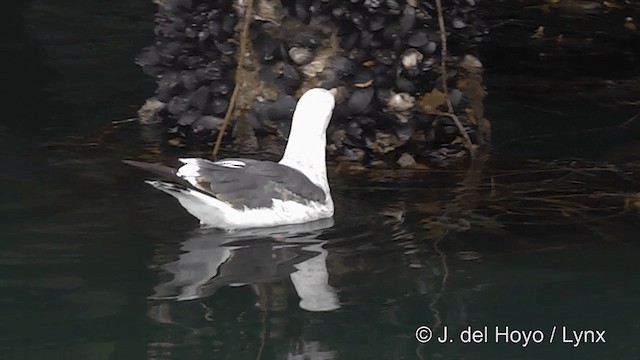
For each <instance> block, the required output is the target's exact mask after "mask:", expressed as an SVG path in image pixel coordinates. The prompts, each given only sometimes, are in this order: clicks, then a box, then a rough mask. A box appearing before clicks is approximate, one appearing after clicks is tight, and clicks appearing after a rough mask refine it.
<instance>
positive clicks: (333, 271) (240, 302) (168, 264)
mask: <svg viewBox="0 0 640 360" xmlns="http://www.w3.org/2000/svg"><path fill="white" fill-rule="evenodd" d="M52 3H56V4H54V5H55V6H54V5H51V4H52ZM92 3H95V4H94V5H95V6H93V7H91V8H90V9H83V8H79V7H78V5H79V4H80V2H74V1H62V0H59V1H57V2H50V3H45V2H37V1H34V2H31V3H30V4H28V5H29V6H30V7H29V10H27V11H25V12H18V14H19V16H17V19H18V20H19V19H20V16H23V17H24V18H25V19H26V24H27V26H24V22H21V21H17V20H16V19H14V21H17V22H18V23H20V24H22V26H23V28H22V30H21V31H20V34H19V36H16V37H14V38H10V39H4V38H3V39H4V40H3V41H4V43H3V44H2V46H4V47H5V48H9V49H13V51H14V54H15V57H14V58H13V60H11V59H9V60H7V59H6V58H5V60H4V61H6V62H7V64H5V67H3V70H2V71H3V72H5V73H4V74H3V75H2V76H3V78H4V79H6V80H8V81H12V82H16V84H20V87H18V88H17V89H19V90H20V91H8V90H5V92H3V97H4V98H5V99H4V100H9V101H8V103H7V104H6V105H5V107H4V108H5V109H8V114H9V116H4V117H3V118H2V125H0V160H1V161H2V164H3V169H4V170H3V171H2V172H1V173H0V185H1V186H0V198H1V199H2V201H1V202H0V223H1V226H0V305H1V306H0V320H1V321H2V326H1V327H0V357H3V358H7V359H42V358H54V359H58V358H59V359H487V358H498V359H503V358H509V359H538V358H545V359H566V358H583V359H601V358H608V359H634V358H640V345H638V341H637V339H638V336H639V335H640V320H639V319H638V317H637V316H636V313H637V304H638V303H640V282H638V281H637V279H638V278H639V276H640V266H639V265H638V254H639V253H640V246H639V243H638V241H637V234H638V232H639V230H640V229H639V228H640V226H639V225H638V223H639V221H638V220H639V217H638V214H637V210H633V205H628V206H627V209H626V210H625V202H626V203H627V204H632V203H633V201H637V199H635V200H634V198H632V197H631V195H632V194H634V193H638V192H640V185H638V184H639V182H638V180H640V172H639V171H638V168H639V166H638V165H637V163H635V165H634V163H628V162H627V161H628V160H634V159H635V160H637V155H636V154H637V151H636V152H634V150H633V149H637V147H634V144H635V143H634V141H635V139H636V138H637V135H638V132H637V131H636V130H634V128H633V127H632V128H630V129H625V130H624V131H616V130H615V129H608V130H606V131H602V132H598V133H597V134H595V135H593V134H590V133H585V134H584V136H578V137H576V138H572V140H571V142H569V143H568V144H566V145H563V144H562V142H560V141H557V139H553V138H551V139H550V138H545V137H542V138H533V139H526V140H523V141H518V142H516V143H513V142H509V139H510V138H511V137H517V136H522V135H523V134H521V133H518V132H517V131H516V129H515V127H513V125H510V124H512V122H518V124H523V126H522V128H521V129H520V130H518V131H521V132H526V133H534V134H544V133H547V132H550V131H553V129H554V124H555V123H557V122H559V121H560V120H565V121H573V122H574V123H578V122H580V123H585V122H586V125H588V126H591V127H593V126H600V125H604V124H607V122H610V121H611V117H616V118H619V119H620V121H619V122H622V121H624V120H625V119H626V118H628V117H629V116H631V115H632V113H631V112H625V111H619V112H611V110H610V109H609V108H606V107H602V106H598V105H597V104H587V103H581V104H575V103H569V104H565V105H564V108H563V109H562V110H563V113H564V114H565V115H564V117H563V116H560V115H557V113H555V114H556V115H550V114H551V112H549V111H547V110H548V109H544V111H541V110H540V111H537V112H536V110H532V109H535V108H536V106H537V105H538V104H532V103H527V102H526V101H523V100H522V99H516V100H514V99H513V98H510V97H509V96H507V95H506V94H504V93H501V92H500V89H496V90H495V91H494V92H493V93H492V96H491V97H489V98H488V102H487V107H488V111H489V113H490V115H491V117H492V119H493V120H494V124H495V126H496V127H497V128H496V134H497V136H498V139H497V141H498V143H499V144H501V145H500V146H499V147H498V150H497V153H496V154H495V155H493V156H492V157H491V158H490V159H487V160H484V161H480V162H479V164H478V165H477V166H476V167H474V168H472V169H470V170H465V171H449V172H445V171H441V172H428V173H420V174H403V173H385V172H378V173H366V174H351V173H348V172H345V171H338V170H336V169H334V170H332V172H331V182H332V189H333V192H334V193H335V202H336V207H337V210H336V216H335V218H334V219H333V220H330V221H323V222H317V223H312V224H306V225H303V226H292V227H284V228H276V229H269V230H255V231H245V232H237V233H233V234H227V233H223V232H218V231H204V230H200V229H198V226H197V223H196V221H195V220H194V219H192V218H191V217H190V216H189V215H188V214H186V212H184V211H183V210H182V209H181V208H180V207H179V206H178V205H177V203H176V202H175V201H174V200H173V199H172V198H170V197H168V196H165V195H164V194H161V193H159V192H156V191H154V190H153V189H151V188H150V187H148V186H146V185H145V184H143V183H142V180H144V179H145V176H146V174H143V173H141V172H139V171H137V170H135V169H131V168H128V167H125V166H123V165H122V164H121V163H120V160H121V159H123V158H135V157H146V158H150V157H151V158H154V157H155V159H157V160H158V161H165V162H171V161H172V160H174V159H175V157H177V156H179V155H184V154H179V153H166V152H165V153H162V154H159V155H158V154H157V152H155V150H156V149H154V148H153V146H152V145H150V144H147V143H146V142H145V140H144V139H146V136H147V135H148V132H147V131H146V130H145V129H139V128H136V127H135V126H133V125H123V126H120V127H116V128H111V127H107V128H105V127H104V126H105V125H106V124H109V123H110V121H111V120H114V119H123V118H127V117H131V115H132V114H133V113H134V110H135V109H136V107H137V105H138V104H140V103H141V102H142V100H143V99H144V94H148V93H150V92H151V91H152V88H153V87H152V84H150V83H149V82H148V80H147V79H146V78H144V76H143V75H142V74H141V73H140V72H139V71H138V69H136V68H135V66H134V65H133V64H132V62H131V59H132V57H133V56H134V55H135V53H136V52H137V51H138V49H139V48H141V47H142V46H144V45H146V44H147V43H148V42H149V41H150V39H149V34H150V30H149V29H150V26H151V24H150V23H149V18H148V13H149V12H151V11H153V6H152V5H149V4H147V2H146V1H138V2H134V3H131V2H124V1H121V2H117V4H116V5H112V4H111V3H109V5H105V4H107V3H105V4H102V5H100V4H101V3H100V4H98V2H92ZM71 19H73V20H71ZM82 19H84V21H86V23H83V22H82V21H83V20H82ZM83 24H84V25H83ZM18 29H20V28H19V27H18ZM79 29H86V31H84V30H83V31H79ZM18 60H21V61H18ZM26 60H28V61H26ZM7 65H9V66H10V67H9V68H7ZM42 74H46V76H43V75H42ZM26 80H28V81H26ZM25 81H26V83H25ZM522 109H526V111H522ZM566 114H569V115H568V116H567V115H566ZM586 125H585V126H586ZM78 129H80V130H78ZM522 129H525V130H526V131H525V130H522ZM154 154H156V155H154ZM507 154H509V155H507ZM522 156H532V157H537V158H543V159H544V160H539V161H523V160H521V159H522ZM634 157H635V158H634ZM576 158H580V159H582V160H577V159H576ZM420 326H428V327H430V328H431V329H433V331H434V332H435V335H436V336H441V334H442V333H443V331H444V329H445V327H446V329H447V330H448V333H449V337H450V338H453V340H454V341H453V342H449V341H447V342H446V343H438V342H437V341H436V340H435V338H434V339H432V340H431V341H430V342H428V343H426V344H421V343H419V342H418V341H417V340H416V338H415V332H416V329H417V328H418V327H420ZM469 327H471V330H479V331H480V333H478V334H477V335H476V338H475V339H476V340H477V342H478V343H464V342H463V341H462V340H461V339H460V336H459V335H460V334H466V333H467V332H469V331H468V329H469ZM484 327H487V331H486V332H487V338H486V339H484V338H481V337H479V336H481V335H482V334H483V331H484ZM506 327H508V328H509V330H511V331H513V330H523V331H526V332H529V331H536V330H539V332H537V333H536V335H535V337H534V340H535V339H538V340H540V336H542V337H543V341H542V343H540V344H537V343H534V341H533V340H529V343H528V344H527V346H523V345H524V342H525V340H524V338H519V337H518V334H517V333H511V335H510V337H509V342H510V343H509V342H508V341H507V339H506V338H505V336H501V337H498V338H497V340H498V343H496V328H497V329H498V331H499V332H501V333H504V332H505V331H506ZM554 327H555V328H556V333H555V338H554V341H552V342H551V343H550V336H551V333H552V332H553V329H554ZM563 327H565V328H564V329H565V330H566V331H567V332H568V334H567V335H566V336H564V338H565V339H566V341H569V340H571V339H573V338H574V337H575V336H574V335H573V333H572V332H571V331H573V330H576V331H580V330H593V331H592V332H591V333H589V334H590V335H588V337H587V338H588V340H595V339H597V336H594V335H595V334H596V333H595V330H598V331H600V332H602V331H605V333H604V339H605V340H606V343H604V344H603V343H601V342H600V343H594V344H580V345H579V346H577V347H574V346H573V344H571V343H563V334H562V331H563ZM465 330H466V331H465ZM463 331H464V332H463ZM589 336H590V337H589ZM465 339H467V338H466V337H465ZM465 339H463V340H465ZM574 341H575V340H574Z"/></svg>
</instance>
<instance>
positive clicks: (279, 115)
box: [266, 95, 296, 121]
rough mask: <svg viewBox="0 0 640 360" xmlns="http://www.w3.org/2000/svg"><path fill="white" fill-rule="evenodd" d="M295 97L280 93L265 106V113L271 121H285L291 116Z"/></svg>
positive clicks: (294, 106) (294, 105)
mask: <svg viewBox="0 0 640 360" xmlns="http://www.w3.org/2000/svg"><path fill="white" fill-rule="evenodd" d="M295 108H296V99H295V98H294V97H293V96H290V95H281V96H279V97H278V99H277V100H276V101H275V102H273V103H272V104H271V105H269V107H268V108H267V111H266V114H267V117H268V118H269V119H270V120H273V121H287V120H289V119H291V117H292V116H293V111H294V110H295Z"/></svg>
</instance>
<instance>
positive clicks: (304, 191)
mask: <svg viewBox="0 0 640 360" xmlns="http://www.w3.org/2000/svg"><path fill="white" fill-rule="evenodd" d="M183 160H184V161H188V163H187V164H191V165H195V166H197V169H198V170H197V176H195V177H194V178H195V181H196V184H195V186H196V187H198V188H199V189H201V190H202V191H205V192H207V193H209V194H211V195H213V196H215V197H216V198H218V199H220V200H222V201H224V202H227V203H229V204H230V205H232V206H233V207H235V208H243V207H245V206H246V207H248V208H258V207H271V205H272V200H273V199H279V200H289V201H296V202H300V203H306V202H308V201H316V202H324V200H325V198H326V194H325V193H324V191H323V190H322V189H321V188H320V187H319V186H317V185H316V184H314V183H313V182H311V180H309V178H307V177H306V176H305V175H304V174H303V173H301V172H300V171H298V170H296V169H293V168H290V167H288V166H285V165H280V164H278V163H276V162H273V161H260V160H252V159H242V158H229V159H223V160H220V161H216V162H213V161H209V160H205V159H183ZM178 175H179V176H180V175H181V174H180V171H179V172H178ZM183 178H186V177H185V176H183Z"/></svg>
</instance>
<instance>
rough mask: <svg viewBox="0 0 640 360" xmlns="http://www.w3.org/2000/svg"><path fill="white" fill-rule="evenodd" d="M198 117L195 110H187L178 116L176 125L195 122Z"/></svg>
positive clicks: (186, 124)
mask: <svg viewBox="0 0 640 360" xmlns="http://www.w3.org/2000/svg"><path fill="white" fill-rule="evenodd" d="M199 118H200V114H199V113H198V112H196V111H187V112H185V113H184V114H182V115H180V116H179V117H178V125H182V126H188V125H191V124H193V123H194V122H196V120H198V119H199Z"/></svg>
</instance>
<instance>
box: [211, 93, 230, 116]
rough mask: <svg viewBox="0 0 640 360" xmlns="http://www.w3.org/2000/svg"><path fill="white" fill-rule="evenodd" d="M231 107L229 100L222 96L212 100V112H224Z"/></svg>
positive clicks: (219, 113) (218, 113)
mask: <svg viewBox="0 0 640 360" xmlns="http://www.w3.org/2000/svg"><path fill="white" fill-rule="evenodd" d="M227 107H229V100H227V99H225V98H221V97H217V98H214V99H213V101H211V112H212V113H214V114H216V115H221V114H224V113H225V112H226V111H227Z"/></svg>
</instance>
